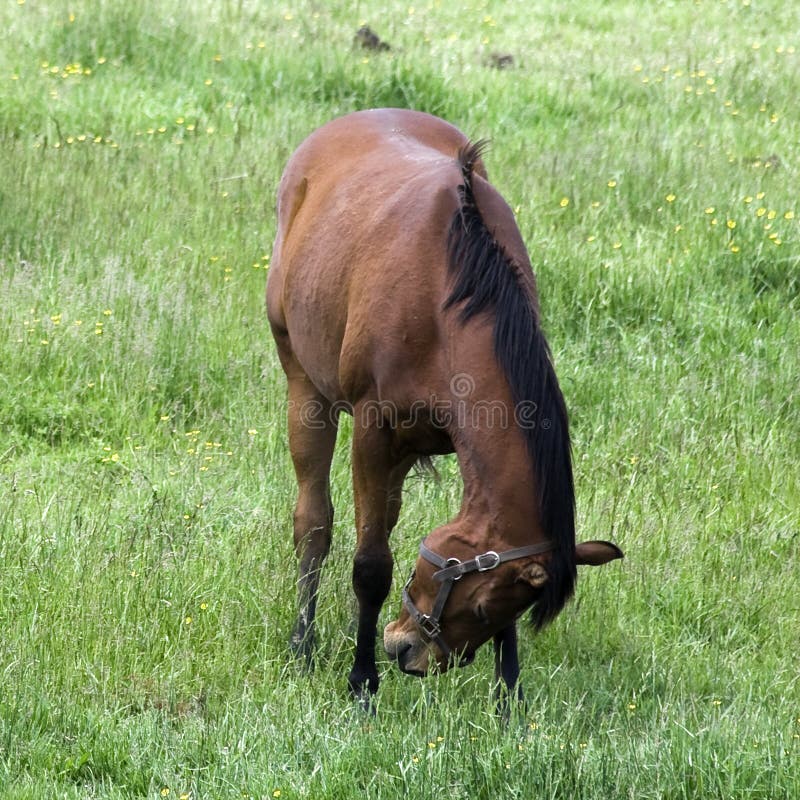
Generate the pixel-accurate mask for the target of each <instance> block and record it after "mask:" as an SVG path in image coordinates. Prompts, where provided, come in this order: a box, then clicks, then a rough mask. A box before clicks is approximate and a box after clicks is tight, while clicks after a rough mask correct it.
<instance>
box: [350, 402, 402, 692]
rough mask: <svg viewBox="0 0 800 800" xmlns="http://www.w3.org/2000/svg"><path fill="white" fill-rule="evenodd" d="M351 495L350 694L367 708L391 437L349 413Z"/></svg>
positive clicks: (384, 570)
mask: <svg viewBox="0 0 800 800" xmlns="http://www.w3.org/2000/svg"><path fill="white" fill-rule="evenodd" d="M353 417H354V420H355V422H354V426H353V452H352V464H353V494H354V499H355V511H356V552H355V556H354V559H353V590H354V591H355V595H356V599H357V600H358V633H357V635H356V652H355V659H354V661H353V668H352V669H351V671H350V675H349V684H350V690H351V691H352V692H353V694H354V695H355V697H357V698H358V699H359V700H360V701H361V703H362V705H364V706H365V707H370V705H371V700H372V697H373V696H374V695H375V693H376V692H377V691H378V684H379V682H380V681H379V678H378V668H377V665H376V663H375V636H376V633H377V623H378V614H379V613H380V610H381V607H382V606H383V603H384V601H385V600H386V596H387V595H388V594H389V587H390V586H391V582H392V553H391V550H390V549H389V529H388V504H389V497H390V491H391V485H392V481H391V475H392V470H393V468H394V466H395V464H394V463H393V459H392V455H391V432H390V431H389V430H388V429H384V428H381V427H379V426H375V425H364V424H362V423H361V420H360V417H361V414H360V413H359V408H358V407H356V408H355V409H354V414H353Z"/></svg>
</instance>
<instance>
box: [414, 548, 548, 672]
mask: <svg viewBox="0 0 800 800" xmlns="http://www.w3.org/2000/svg"><path fill="white" fill-rule="evenodd" d="M554 547H555V545H554V544H553V543H552V542H541V543H539V544H529V545H525V547H515V548H513V549H512V550H505V551H503V552H502V553H497V552H496V551H494V550H487V551H486V552H485V553H481V554H480V555H477V556H475V557H474V558H470V559H469V560H468V561H459V560H458V559H457V558H442V556H440V555H439V554H438V553H434V552H433V550H431V549H430V548H429V547H426V545H425V542H424V541H422V542H420V545H419V554H420V555H421V556H422V557H423V558H424V559H425V560H426V561H429V562H430V563H431V564H433V565H434V566H435V567H439V570H438V571H437V572H434V573H433V577H434V579H435V580H437V581H439V582H440V583H441V586H440V587H439V593H438V594H437V595H436V600H435V601H434V603H433V608H432V609H431V613H430V614H423V613H422V612H421V611H420V610H419V609H418V608H417V607H416V606H415V605H414V601H413V600H412V599H411V595H410V594H409V593H408V587H409V586H410V585H411V581H413V580H414V575H415V574H416V573H415V572H412V573H411V577H410V578H409V579H408V581H406V585H405V586H404V587H403V606H404V607H405V609H406V611H408V613H409V616H410V617H411V619H413V620H414V622H415V623H416V625H417V627H418V628H419V629H420V631H422V633H423V635H424V636H426V637H427V638H428V639H430V640H431V641H432V642H434V643H435V644H436V645H437V646H438V647H439V649H440V650H441V651H442V653H443V654H444V656H445V658H450V656H451V655H452V653H453V651H452V649H451V648H450V647H449V646H448V644H447V642H445V640H444V637H443V636H442V626H441V619H442V612H443V611H444V607H445V604H446V603H447V598H448V597H449V596H450V591H451V590H452V588H453V584H454V583H455V582H456V581H458V580H461V578H463V577H464V575H467V574H468V573H470V572H488V571H489V570H491V569H495V567H499V566H500V564H504V563H505V562H506V561H513V560H514V559H517V558H525V557H526V556H536V555H540V554H541V553H547V552H548V551H549V550H552V549H553V548H554Z"/></svg>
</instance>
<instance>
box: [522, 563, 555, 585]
mask: <svg viewBox="0 0 800 800" xmlns="http://www.w3.org/2000/svg"><path fill="white" fill-rule="evenodd" d="M547 578H548V575H547V570H546V569H545V568H544V567H543V566H542V565H541V564H539V563H538V562H536V561H533V562H531V563H530V564H528V565H527V566H526V567H525V569H523V570H522V574H521V575H520V576H519V579H520V580H521V581H525V583H529V584H530V585H531V586H533V588H534V589H538V588H539V587H540V586H544V584H546V583H547Z"/></svg>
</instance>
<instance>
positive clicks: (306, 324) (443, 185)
mask: <svg viewBox="0 0 800 800" xmlns="http://www.w3.org/2000/svg"><path fill="white" fill-rule="evenodd" d="M466 143H467V140H466V137H464V135H463V134H461V133H460V132H459V131H458V130H457V129H456V128H454V127H453V126H451V125H449V124H448V123H446V122H444V121H442V120H439V119H437V118H435V117H431V116H429V115H427V114H422V113H419V112H410V111H403V110H395V109H389V110H377V111H368V112H357V113H355V114H350V115H348V116H346V117H343V118H340V119H337V120H334V121H333V122H331V123H328V124H327V125H325V126H323V127H322V128H320V129H319V130H317V131H315V132H314V133H313V134H311V136H309V137H308V139H306V140H305V142H303V143H302V144H301V145H300V147H299V148H298V149H297V151H296V152H295V154H294V155H293V156H292V158H291V159H290V161H289V163H288V164H287V167H286V169H285V171H284V174H283V177H282V179H281V184H280V189H279V193H278V234H277V237H276V242H275V249H274V253H273V258H272V264H271V267H270V276H269V281H268V287H267V309H268V315H269V319H270V323H271V325H272V328H273V332H274V333H275V334H276V339H278V342H279V348H280V347H281V339H282V340H283V346H284V347H289V348H291V353H292V358H293V359H294V360H295V361H296V362H297V363H299V365H300V366H301V367H302V369H303V371H304V372H305V373H306V375H307V376H308V377H309V378H310V379H311V381H312V382H313V383H314V384H315V385H316V386H317V388H318V389H319V390H320V391H321V392H322V393H323V394H324V395H325V396H326V397H327V398H328V399H329V400H331V401H334V402H335V401H347V402H350V403H355V402H357V401H358V400H359V399H361V398H362V397H364V396H365V395H368V394H370V393H373V394H374V393H376V392H377V391H378V388H379V387H380V385H381V384H384V385H385V384H386V383H387V382H388V378H389V376H391V377H392V378H393V383H394V385H395V387H401V385H402V377H403V376H404V375H407V374H410V372H411V371H413V372H414V373H415V378H414V383H415V386H416V387H418V385H419V381H420V379H421V378H422V380H423V381H424V380H425V376H424V372H425V371H426V370H427V371H428V372H429V373H430V382H431V383H435V382H436V381H437V380H441V377H442V376H443V375H444V374H445V372H446V369H445V368H444V366H443V364H441V363H439V362H440V361H441V358H442V355H443V354H442V348H441V341H442V338H443V336H444V332H443V331H442V330H441V325H442V324H443V319H442V313H441V309H442V306H443V304H444V302H445V300H446V298H447V285H448V276H447V231H448V228H449V225H450V222H451V219H452V216H453V214H454V213H455V211H456V209H457V208H458V203H459V198H458V185H459V182H460V177H461V175H460V170H459V167H458V163H457V158H456V157H457V153H458V150H459V148H461V147H463V146H465V144H466ZM481 170H482V167H481ZM382 376H385V380H384V379H382ZM435 388H436V387H434V386H431V387H430V390H431V391H435ZM395 391H402V389H401V388H395Z"/></svg>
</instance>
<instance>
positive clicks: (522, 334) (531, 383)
mask: <svg viewBox="0 0 800 800" xmlns="http://www.w3.org/2000/svg"><path fill="white" fill-rule="evenodd" d="M267 312H268V316H269V321H270V325H271V328H272V333H273V335H274V337H275V341H276V343H277V347H278V353H279V356H280V360H281V364H282V366H283V369H284V371H285V373H286V377H287V380H288V384H289V447H290V449H291V454H292V459H293V462H294V467H295V471H296V474H297V483H298V488H299V493H298V498H297V507H296V510H295V514H294V542H295V549H296V552H297V556H298V558H299V561H300V575H299V605H300V610H299V616H298V620H297V625H296V628H295V631H294V633H293V636H292V645H293V648H294V649H295V651H296V652H298V653H299V654H301V655H302V656H303V657H305V658H306V659H307V660H308V661H309V664H310V662H311V658H312V651H313V639H314V616H315V610H316V599H317V589H318V586H319V575H320V568H321V565H322V562H323V560H324V558H325V556H326V554H327V553H328V549H329V546H330V540H331V527H332V523H333V506H332V504H331V499H330V487H329V471H330V465H331V458H332V455H333V449H334V442H335V440H336V432H337V420H338V415H339V413H340V412H341V411H343V410H344V411H347V412H349V413H351V414H352V415H353V419H354V423H353V441H352V469H353V491H354V499H355V518H356V534H357V545H356V552H355V558H354V564H353V587H354V590H355V594H356V597H357V599H358V604H359V616H358V635H357V641H356V653H355V662H354V665H353V669H352V670H351V672H350V676H349V682H350V687H351V689H352V691H353V692H354V693H355V694H356V695H358V696H359V697H361V698H362V699H366V700H368V699H369V697H370V696H371V695H372V694H374V693H375V692H376V691H377V688H378V672H377V668H376V664H375V635H376V625H377V621H378V614H379V612H380V609H381V606H382V605H383V602H384V600H385V599H386V596H387V594H388V592H389V587H390V583H391V577H392V553H391V550H390V549H389V534H390V532H391V530H392V528H394V526H395V524H396V522H397V519H398V514H399V512H400V503H401V491H402V486H403V481H404V479H405V477H406V475H407V474H408V472H409V470H410V469H411V467H412V466H413V465H414V464H415V463H416V462H417V461H418V460H420V459H421V458H426V457H429V456H432V455H435V454H442V453H451V452H453V451H455V453H456V455H457V458H458V463H459V467H460V470H461V476H462V478H463V482H464V495H463V500H462V504H461V509H460V511H459V513H458V514H457V515H456V517H455V518H454V519H452V520H451V521H450V522H448V523H446V524H444V525H442V526H441V527H438V528H436V529H435V530H434V531H433V532H431V533H430V534H429V535H428V536H427V537H426V538H425V540H424V541H423V543H422V544H421V545H420V555H419V558H418V559H417V564H416V569H415V570H414V573H413V574H412V576H411V578H410V579H409V581H408V583H407V584H406V587H405V589H404V590H403V608H402V610H401V612H400V616H399V617H398V619H397V620H396V621H394V622H391V623H389V624H388V625H387V626H386V629H385V632H384V646H385V649H386V651H387V653H388V654H389V655H390V656H391V657H392V658H393V659H395V660H396V661H397V663H398V665H399V666H400V669H402V670H403V671H404V672H407V673H411V674H414V675H424V674H426V673H427V672H428V670H429V668H430V667H431V666H432V665H435V666H436V667H438V669H439V670H445V669H447V668H448V666H450V665H451V664H453V663H461V664H464V663H468V662H469V661H470V660H471V659H472V657H473V655H474V652H475V650H476V648H478V647H479V646H480V645H481V644H482V643H484V642H485V641H487V640H488V639H490V638H493V639H494V645H495V654H496V657H495V665H496V677H497V679H498V681H499V680H502V681H504V682H505V684H506V686H507V687H508V688H509V689H513V688H514V687H515V685H516V681H517V677H518V673H519V666H518V660H517V640H516V619H517V617H519V616H520V615H521V614H522V613H523V612H524V610H525V609H527V608H532V617H533V621H534V623H535V625H536V626H537V627H540V626H542V625H544V624H545V623H546V622H548V621H550V620H551V619H552V618H553V617H554V616H555V615H556V614H557V613H558V612H559V611H560V610H561V608H562V607H563V606H564V604H565V602H566V601H567V600H568V599H569V597H570V596H571V595H572V593H573V589H574V585H575V578H576V564H595V565H597V564H603V563H606V562H607V561H610V560H612V559H615V558H620V557H621V556H622V553H621V551H620V550H619V548H617V547H616V546H615V545H613V544H610V543H608V542H584V543H582V544H578V545H577V546H576V543H575V523H574V492H573V481H572V465H571V458H570V442H569V433H568V427H567V413H566V408H565V405H564V400H563V398H562V395H561V391H560V389H559V386H558V382H557V380H556V375H555V372H554V370H553V365H552V361H551V357H550V352H549V349H548V346H547V343H546V341H545V338H544V335H543V333H542V330H541V327H540V324H539V312H538V301H537V296H536V287H535V282H534V278H533V273H532V271H531V266H530V262H529V260H528V255H527V252H526V250H525V246H524V244H523V242H522V238H521V236H520V233H519V231H518V229H517V226H516V222H515V220H514V214H513V213H512V212H511V210H510V209H509V207H508V206H507V205H506V203H505V201H504V200H503V199H502V197H501V196H500V195H499V194H498V192H497V191H496V190H495V189H494V188H493V187H492V186H491V184H490V183H489V182H488V180H487V176H486V170H485V167H484V164H483V161H482V159H481V145H480V144H471V143H470V142H469V141H468V140H467V139H466V138H465V137H464V135H463V134H462V133H460V132H459V131H458V130H457V129H456V128H454V127H453V126H452V125H450V124H448V123H446V122H444V121H443V120H441V119H437V118H436V117H433V116H430V115H427V114H422V113H419V112H414V111H405V110H398V109H380V110H373V111H362V112H357V113H354V114H349V115H347V116H345V117H342V118H340V119H336V120H334V121H333V122H330V123H328V124H327V125H325V126H323V127H322V128H320V129H319V130H317V131H316V132H314V133H313V134H312V135H311V136H309V137H308V138H307V139H306V140H305V141H304V142H303V143H302V144H301V145H300V147H299V148H298V149H297V151H296V152H295V153H294V155H293V156H292V157H291V159H290V160H289V163H288V165H287V167H286V170H285V172H284V174H283V177H282V179H281V184H280V189H279V192H278V233H277V238H276V240H275V248H274V254H273V258H272V266H271V269H270V274H269V281H268V284H267Z"/></svg>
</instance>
